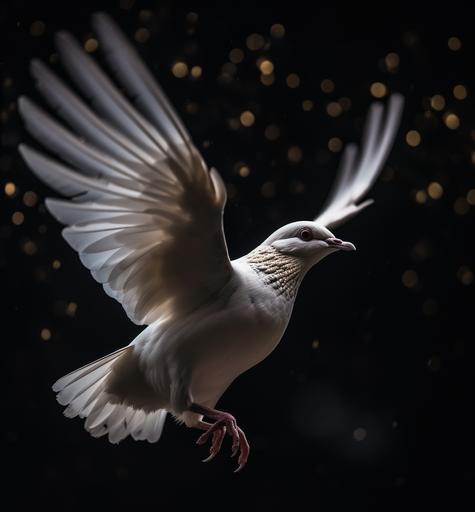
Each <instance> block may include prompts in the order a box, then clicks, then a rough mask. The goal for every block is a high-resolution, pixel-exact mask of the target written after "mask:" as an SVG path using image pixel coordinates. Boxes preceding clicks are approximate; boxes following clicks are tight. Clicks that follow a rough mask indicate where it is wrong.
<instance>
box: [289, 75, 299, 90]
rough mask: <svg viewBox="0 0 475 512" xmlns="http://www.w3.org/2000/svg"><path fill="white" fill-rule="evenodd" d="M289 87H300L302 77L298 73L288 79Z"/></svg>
mask: <svg viewBox="0 0 475 512" xmlns="http://www.w3.org/2000/svg"><path fill="white" fill-rule="evenodd" d="M285 81H286V83H287V87H290V88H291V89H296V88H297V87H298V86H299V85H300V77H299V76H298V75H297V74H296V73H290V75H288V76H287V78H286V80H285Z"/></svg>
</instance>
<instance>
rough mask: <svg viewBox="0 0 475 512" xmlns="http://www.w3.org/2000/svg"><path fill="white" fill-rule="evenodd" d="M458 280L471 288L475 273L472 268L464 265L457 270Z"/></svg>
mask: <svg viewBox="0 0 475 512" xmlns="http://www.w3.org/2000/svg"><path fill="white" fill-rule="evenodd" d="M457 279H458V280H459V281H460V282H461V283H462V284H464V285H465V286H469V285H471V284H472V283H473V272H472V270H471V268H470V267H468V266H466V265H462V266H461V267H459V268H458V269H457Z"/></svg>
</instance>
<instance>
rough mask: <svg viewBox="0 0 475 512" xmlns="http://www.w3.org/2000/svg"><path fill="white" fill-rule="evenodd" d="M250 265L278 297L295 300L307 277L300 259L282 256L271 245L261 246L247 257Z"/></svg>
mask: <svg viewBox="0 0 475 512" xmlns="http://www.w3.org/2000/svg"><path fill="white" fill-rule="evenodd" d="M246 261H247V263H248V265H249V266H250V267H251V268H252V269H253V270H254V271H255V272H256V273H257V275H258V276H259V277H260V278H261V279H262V281H263V282H264V283H265V284H266V285H268V286H271V287H272V288H274V290H275V291H276V292H277V294H278V295H282V296H283V297H285V298H286V299H288V300H293V299H294V298H295V296H296V295H297V291H298V289H299V285H300V283H301V281H302V279H303V277H304V275H305V267H304V265H303V264H302V261H301V260H300V258H296V257H295V256H290V255H287V254H282V253H281V252H279V251H278V250H277V249H275V248H274V247H272V246H269V245H260V246H259V247H256V248H255V249H254V250H253V251H251V252H250V253H249V254H248V255H247V256H246Z"/></svg>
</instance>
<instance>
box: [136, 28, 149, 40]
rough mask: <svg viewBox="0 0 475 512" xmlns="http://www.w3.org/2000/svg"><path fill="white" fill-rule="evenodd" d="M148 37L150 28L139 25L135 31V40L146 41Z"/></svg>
mask: <svg viewBox="0 0 475 512" xmlns="http://www.w3.org/2000/svg"><path fill="white" fill-rule="evenodd" d="M149 39H150V30H148V28H145V27H140V28H139V29H137V30H136V31H135V40H136V41H137V43H146V42H147V41H148V40H149Z"/></svg>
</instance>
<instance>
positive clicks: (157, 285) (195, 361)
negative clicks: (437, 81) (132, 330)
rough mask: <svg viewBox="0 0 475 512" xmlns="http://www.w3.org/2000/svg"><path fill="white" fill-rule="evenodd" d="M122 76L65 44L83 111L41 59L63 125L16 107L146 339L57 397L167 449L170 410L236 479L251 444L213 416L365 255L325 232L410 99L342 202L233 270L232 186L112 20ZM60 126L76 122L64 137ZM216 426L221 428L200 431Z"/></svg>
mask: <svg viewBox="0 0 475 512" xmlns="http://www.w3.org/2000/svg"><path fill="white" fill-rule="evenodd" d="M93 25H94V28H95V30H96V32H97V33H98V36H99V40H100V45H101V48H102V49H103V50H104V54H105V57H106V60H107V62H108V64H109V65H110V68H111V70H112V74H113V76H114V78H115V79H116V80H117V82H118V83H119V84H120V85H121V86H122V88H123V90H124V91H125V92H126V93H127V96H128V97H130V98H133V102H131V101H130V100H129V99H128V97H127V96H126V95H125V94H124V93H123V92H121V90H120V89H119V88H118V87H117V85H116V84H115V82H114V81H113V80H111V78H109V77H108V76H107V75H106V74H105V73H104V72H103V71H102V69H101V68H100V67H99V66H98V65H97V64H96V63H95V61H94V60H93V59H92V58H91V57H90V56H89V55H87V54H86V53H85V52H84V51H83V50H82V48H81V47H80V45H79V44H78V43H77V42H76V41H75V40H74V38H73V37H72V36H70V35H69V34H67V33H63V32H61V33H59V34H57V39H56V42H57V46H58V51H59V54H60V56H61V60H62V62H63V64H64V66H65V67H66V69H67V71H68V73H69V75H70V77H71V79H72V80H73V82H74V84H75V85H76V86H77V88H78V89H79V91H80V92H81V93H82V96H83V97H84V98H85V99H86V100H87V101H85V100H83V99H82V98H81V96H79V94H78V93H76V92H74V91H73V90H72V89H71V88H70V87H69V86H68V85H66V84H65V83H64V82H63V81H62V80H61V79H60V78H59V77H57V76H56V75H55V74H54V73H53V72H52V71H51V70H50V69H49V68H48V67H47V66H46V65H45V64H43V63H42V62H40V61H37V60H34V61H33V62H32V64H31V72H32V74H33V76H34V78H35V81H36V85H37V88H38V90H39V91H40V92H41V94H42V95H43V96H44V98H45V99H46V101H47V102H48V103H49V105H50V107H51V108H52V109H54V110H55V111H56V113H57V115H58V117H59V118H61V120H62V121H63V122H64V123H65V124H63V122H60V121H59V120H56V119H55V118H54V117H53V116H51V115H50V114H49V113H47V112H46V111H45V110H43V109H42V108H40V107H39V106H37V105H36V104H35V103H33V102H32V101H31V100H30V99H28V98H26V97H21V98H20V99H19V111H20V114H21V116H22V117H23V119H24V122H25V125H26V127H27V129H28V130H29V132H30V133H31V134H32V135H33V136H34V137H35V138H36V139H37V140H38V141H39V142H40V143H41V144H42V145H43V146H44V147H45V148H46V149H47V150H48V153H53V154H56V155H58V156H59V157H60V159H61V160H57V159H56V158H53V157H51V156H49V155H47V154H45V153H42V152H40V151H38V150H36V149H33V148H32V147H30V146H27V145H25V144H21V145H20V148H19V150H20V152H21V154H22V156H23V158H24V160H25V161H26V163H27V164H28V166H29V167H30V169H31V170H32V171H33V172H34V173H35V174H36V175H37V176H38V177H39V178H40V179H41V180H43V181H44V182H45V183H47V184H48V185H49V186H50V187H51V188H53V189H55V190H56V191H58V192H59V193H60V194H62V195H63V196H66V197H67V199H53V198H48V199H46V206H47V208H48V210H49V211H50V212H51V213H52V214H53V215H54V216H55V217H56V218H57V219H58V220H59V221H60V222H61V223H63V224H65V225H66V226H67V227H65V228H64V229H63V232H62V233H63V237H64V238H65V240H66V241H67V242H68V243H69V245H71V247H72V248H73V249H75V250H76V251H77V252H78V253H79V257H80V259H81V261H82V263H83V264H84V265H85V266H86V267H87V268H88V269H89V270H90V271H91V274H92V275H93V277H94V279H96V280H97V281H98V282H100V283H101V284H102V286H103V287H104V290H105V292H106V293H107V294H108V295H110V296H111V297H113V298H115V299H116V300H117V301H119V302H120V303H121V304H122V306H123V307H124V310H125V311H126V313H127V315H128V317H129V318H130V319H131V320H132V321H133V322H135V323H136V324H139V325H146V326H147V327H146V328H145V329H144V330H143V331H142V332H141V333H140V334H139V335H138V336H137V337H136V338H135V339H134V340H133V341H132V342H131V343H130V344H129V345H128V346H126V347H124V348H122V349H120V350H117V351H116V352H114V353H112V354H109V355H107V356H105V357H103V358H101V359H99V360H97V361H94V362H93V363H90V364H88V365H86V366H84V367H82V368H79V369H78V370H75V371H73V372H71V373H69V374H68V375H66V376H64V377H62V378H61V379H59V380H58V381H57V382H56V383H55V384H54V386H53V389H54V391H55V392H57V398H58V401H59V403H60V404H62V405H65V406H67V407H66V409H65V411H64V414H65V415H66V416H67V417H71V418H72V417H75V416H80V417H81V418H85V428H86V430H88V431H89V432H90V434H91V435H93V436H95V437H99V436H103V435H106V434H107V435H108V438H109V440H110V441H111V442H113V443H117V442H119V441H120V440H122V439H124V438H125V437H127V436H128V435H130V436H132V437H133V438H134V439H136V440H147V441H149V442H155V441H158V439H159V438H160V435H161V432H162V429H163V425H164V422H165V418H166V415H167V413H171V414H172V415H174V416H175V417H176V418H177V419H179V420H181V421H183V422H184V423H185V424H186V425H187V426H189V427H194V428H198V429H200V430H203V434H202V435H201V436H200V438H199V439H198V442H199V443H200V444H203V443H205V442H206V441H208V440H210V441H211V446H210V456H209V457H208V458H207V459H206V460H210V459H211V458H213V457H214V456H215V455H216V454H217V453H218V452H219V450H220V448H221V444H222V442H223V439H224V437H225V436H226V434H229V435H230V436H231V439H232V447H233V454H239V456H238V463H239V466H238V470H239V469H241V468H242V467H243V466H244V465H245V463H246V462H247V459H248V456H249V444H248V442H247V439H246V436H245V434H244V432H243V431H242V430H241V428H240V427H239V426H238V425H237V422H236V420H235V418H234V417H233V416H232V415H230V414H229V413H226V412H223V411H220V410H217V409H216V408H215V406H216V403H217V401H218V400H219V398H220V397H221V395H222V394H223V393H224V391H225V390H226V388H227V387H228V386H229V385H230V384H231V383H232V382H233V380H234V379H235V378H236V377H237V376H238V375H240V374H241V373H242V372H244V371H246V370H247V369H249V368H250V367H252V366H254V365H255V364H257V363H258V362H260V361H261V360H262V359H264V358H265V357H266V356H267V355H268V354H269V353H270V352H271V351H272V350H273V349H274V348H275V346H276V345H277V344H278V342H279V341H280V339H281V337H282V335H283V333H284V331H285V328H286V326H287V323H288V321H289V318H290V315H291V312H292V307H293V304H294V300H295V296H296V294H297V291H298V287H299V285H300V283H301V281H302V279H303V277H304V276H305V274H306V272H307V271H308V270H309V269H310V268H311V267H312V266H313V265H315V264H316V263H317V262H318V261H320V260H321V259H323V258H324V257H325V256H327V255H329V254H331V253H333V252H336V251H340V250H346V251H351V250H354V245H353V244H351V243H350V242H343V241H342V240H340V239H338V238H336V237H335V236H334V235H333V233H332V232H331V231H330V229H333V228H335V227H337V226H338V225H340V224H341V223H343V222H345V221H346V220H348V219H349V218H351V217H352V216H354V215H355V214H356V213H358V212H359V211H361V210H362V209H363V208H365V207H366V206H368V205H369V204H371V202H372V201H371V200H366V201H363V202H360V201H361V200H362V198H363V196H364V195H365V194H366V193H367V192H368V190H369V188H370V187H371V186H372V184H373V183H374V181H375V180H376V178H377V176H378V174H379V172H380V170H381V168H382V167H383V165H384V163H385V161H386V158H387V156H388V153H389V151H390V149H391V147H392V144H393V141H394V138H395V135H396V131H397V128H398V125H399V120H400V116H401V112H402V106H403V99H402V97H401V96H400V95H396V94H395V95H392V96H391V98H390V99H389V105H388V108H387V112H386V113H385V112H384V108H383V106H382V105H381V104H379V103H375V104H373V105H372V106H371V109H370V113H369V116H368V120H367V122H366V128H365V133H364V140H363V149H362V151H361V152H360V153H358V151H357V148H356V147H355V146H354V145H348V146H347V147H346V149H345V151H344V154H343V157H342V161H341V166H340V169H339V171H338V174H337V178H336V180H335V183H334V187H333V190H332V191H331V193H330V195H329V198H328V200H327V203H326V205H325V207H324V208H323V210H322V212H321V213H320V214H319V215H318V217H317V218H316V219H315V220H314V221H302V222H294V223H291V224H288V225H286V226H283V227H282V228H280V229H278V230H277V231H276V232H274V233H273V234H272V235H271V236H270V237H269V238H267V239H266V240H265V241H264V242H263V243H262V244H261V245H259V246H258V247H257V248H256V249H254V250H253V251H251V252H250V253H249V254H247V255H246V256H243V257H241V258H239V259H236V260H232V261H231V260H230V259H229V255H228V251H227V247H226V241H225V237H224V232H223V210H224V206H225V203H226V188H225V185H224V183H223V181H222V179H221V177H220V175H219V174H218V172H217V171H216V170H215V169H208V167H207V165H206V163H205V162H204V161H203V159H202V157H201V155H200V153H199V151H198V150H197V149H196V147H195V146H194V144H193V142H192V140H191V137H190V135H189V134H188V132H187V130H186V128H185V127H184V126H183V124H182V122H181V121H180V119H179V117H178V115H177V114H176V113H175V111H174V109H173V107H172V106H171V104H170V103H169V101H168V100H167V98H166V96H165V95H164V93H163V91H162V90H161V88H160V86H159V85H158V84H157V82H156V81H155V79H154V78H153V76H152V75H151V74H150V72H149V71H148V69H147V68H146V67H145V65H144V64H143V62H142V60H141V59H140V57H139V56H138V54H137V53H136V52H135V50H134V49H133V48H132V47H131V46H130V45H129V43H128V42H127V40H126V38H125V37H124V35H123V34H122V33H121V32H120V30H119V29H118V28H117V26H116V25H115V24H114V22H113V21H112V20H111V19H110V18H109V17H108V16H107V15H106V14H103V13H100V14H96V15H94V17H93ZM65 125H69V127H66V126H65ZM205 417H206V418H208V419H209V420H211V422H208V421H204V418H205Z"/></svg>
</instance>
